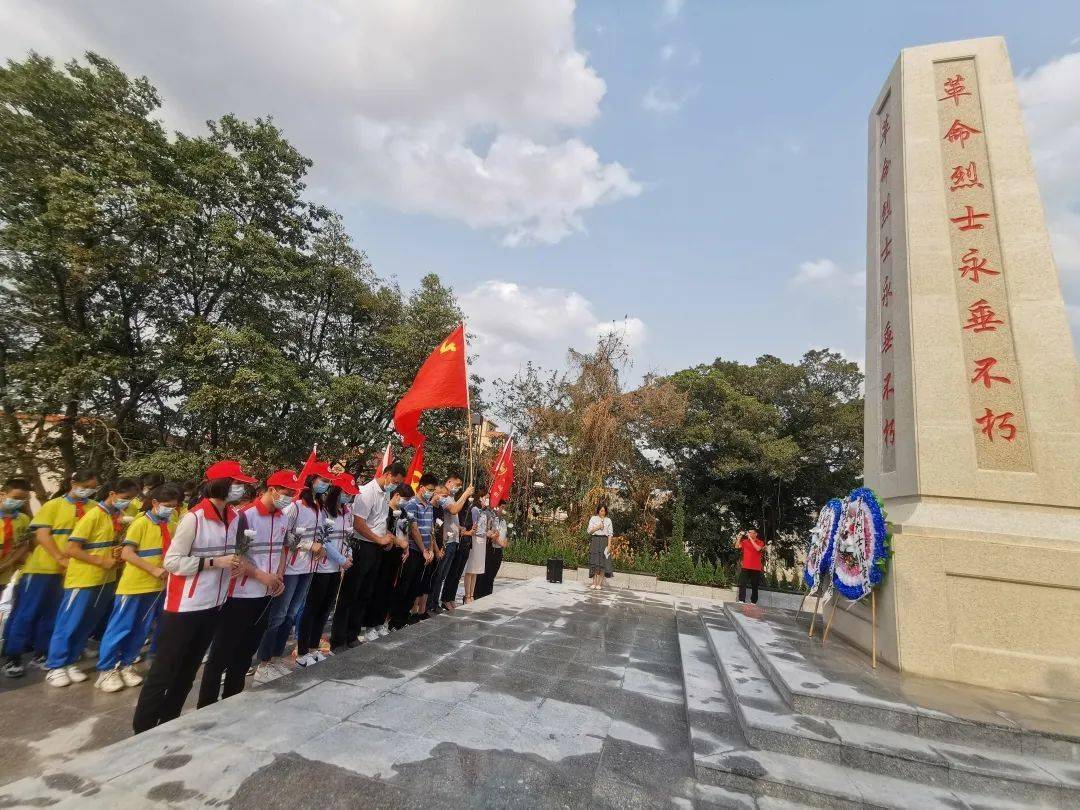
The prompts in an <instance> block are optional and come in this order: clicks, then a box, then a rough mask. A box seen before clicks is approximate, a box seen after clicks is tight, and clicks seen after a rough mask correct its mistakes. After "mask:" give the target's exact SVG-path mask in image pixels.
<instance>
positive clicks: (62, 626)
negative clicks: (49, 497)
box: [45, 503, 123, 669]
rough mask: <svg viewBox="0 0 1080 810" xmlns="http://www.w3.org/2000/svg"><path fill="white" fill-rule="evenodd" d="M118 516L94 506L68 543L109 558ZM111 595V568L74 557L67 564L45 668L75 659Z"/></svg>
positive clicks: (104, 612) (118, 529) (117, 533)
mask: <svg viewBox="0 0 1080 810" xmlns="http://www.w3.org/2000/svg"><path fill="white" fill-rule="evenodd" d="M121 515H122V513H121V512H120V511H118V510H114V509H112V508H110V507H108V506H106V505H105V504H101V503H99V504H96V505H95V506H94V507H93V508H91V509H89V510H88V511H87V512H86V513H85V514H84V515H83V516H82V517H81V518H80V519H79V522H78V523H76V524H75V528H74V529H72V530H71V536H70V537H69V538H68V544H69V545H78V546H81V547H82V550H83V551H85V552H86V553H87V554H89V555H91V556H92V557H96V558H99V559H106V558H109V557H112V555H113V549H115V548H116V546H117V544H118V542H119V539H120V533H121V531H122V530H123V526H122V524H121V522H120V517H121ZM115 592H116V568H115V567H113V568H109V569H105V568H101V567H100V566H97V565H93V564H91V563H87V562H83V561H82V560H76V559H74V558H72V559H71V560H70V561H69V562H68V568H67V573H66V574H65V575H64V592H63V594H62V596H61V601H60V609H59V611H58V612H57V615H56V625H55V626H54V627H53V634H52V639H50V641H49V653H48V656H47V657H46V659H45V668H46V669H59V668H61V667H68V666H71V665H72V664H74V663H75V662H77V661H78V660H79V656H81V655H82V652H83V648H84V647H86V642H87V641H88V640H89V638H90V634H91V633H92V632H93V631H94V628H95V627H97V626H98V624H99V623H100V622H101V621H102V619H103V618H104V617H105V616H107V615H108V614H109V610H110V609H111V608H112V600H113V594H114V593H115Z"/></svg>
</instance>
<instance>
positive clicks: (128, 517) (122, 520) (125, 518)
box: [120, 515, 135, 526]
mask: <svg viewBox="0 0 1080 810" xmlns="http://www.w3.org/2000/svg"><path fill="white" fill-rule="evenodd" d="M133 520H135V518H133V517H132V516H131V515H124V516H123V517H122V518H120V523H122V524H123V525H124V526H127V525H128V524H129V523H131V522H132V521H133Z"/></svg>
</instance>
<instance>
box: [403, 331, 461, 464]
mask: <svg viewBox="0 0 1080 810" xmlns="http://www.w3.org/2000/svg"><path fill="white" fill-rule="evenodd" d="M467 407H469V381H468V379H467V375H466V373H465V324H461V326H459V327H458V328H457V329H455V330H454V331H453V332H451V333H450V334H449V335H448V336H447V338H446V340H444V341H443V342H442V343H440V344H439V345H438V346H436V347H435V351H433V352H432V353H431V355H430V356H429V357H428V359H427V360H425V361H424V365H422V366H420V370H419V371H418V372H417V373H416V379H414V380H413V384H412V387H411V388H409V390H408V391H406V392H405V396H403V397H402V398H401V401H400V402H398V404H397V407H395V408H394V427H395V428H397V431H398V433H400V434H401V437H402V439H404V440H405V445H406V446H408V447H416V446H417V445H418V444H420V443H421V442H422V441H423V440H424V436H423V434H421V433H420V431H419V429H418V426H419V424H420V416H421V414H423V412H424V411H426V410H427V409H429V408H467Z"/></svg>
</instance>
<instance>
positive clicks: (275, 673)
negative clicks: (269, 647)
mask: <svg viewBox="0 0 1080 810" xmlns="http://www.w3.org/2000/svg"><path fill="white" fill-rule="evenodd" d="M280 677H281V672H280V671H279V670H278V669H277V668H276V667H273V666H271V665H270V664H259V665H258V666H257V667H255V683H270V681H276V680H277V679H278V678H280Z"/></svg>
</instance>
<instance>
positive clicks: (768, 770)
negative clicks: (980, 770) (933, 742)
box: [677, 610, 1024, 810]
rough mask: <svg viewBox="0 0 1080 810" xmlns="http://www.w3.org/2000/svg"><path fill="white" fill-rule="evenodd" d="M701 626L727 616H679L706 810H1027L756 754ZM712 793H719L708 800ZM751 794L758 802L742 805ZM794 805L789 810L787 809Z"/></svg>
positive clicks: (826, 765)
mask: <svg viewBox="0 0 1080 810" xmlns="http://www.w3.org/2000/svg"><path fill="white" fill-rule="evenodd" d="M703 619H705V620H707V621H725V619H724V616H723V613H722V612H719V611H717V612H710V611H702V613H701V615H700V616H699V615H698V614H696V613H693V612H688V611H685V610H679V611H678V612H677V620H678V631H679V653H680V659H681V663H682V670H683V682H684V690H685V696H686V711H687V718H688V721H689V723H688V725H689V730H690V743H691V749H692V751H693V756H694V773H695V776H696V777H697V780H698V783H699V795H698V803H699V805H700V806H702V807H714V806H715V807H742V806H744V803H745V806H746V807H748V808H754V807H756V808H758V809H759V810H765V808H772V810H781V809H783V810H789V808H792V807H806V806H813V807H830V808H833V807H868V806H870V807H903V808H910V807H919V808H935V807H941V808H951V809H952V810H955V808H957V807H965V806H979V807H986V808H999V807H1000V808H1014V807H1023V806H1024V805H1023V804H1022V803H1016V802H1011V801H1001V800H997V799H992V798H988V797H983V796H973V795H972V794H970V793H957V792H956V791H954V790H951V789H946V788H937V787H933V786H926V785H921V784H918V783H913V782H909V781H906V780H904V779H898V778H893V777H890V776H881V775H879V774H874V773H865V772H862V771H858V770H855V769H853V768H848V767H845V766H842V765H835V764H832V763H827V762H815V761H813V760H806V759H803V758H801V757H797V756H790V755H786V754H778V753H775V752H771V751H759V750H755V749H754V748H752V747H751V746H750V745H749V744H748V743H747V741H746V738H745V737H744V735H743V732H742V729H741V728H740V726H739V723H738V719H737V718H736V714H735V708H734V707H733V705H732V703H731V699H730V697H729V695H728V692H727V689H726V688H725V686H724V685H723V683H722V682H721V679H720V674H719V672H718V667H717V662H716V657H715V654H714V652H713V650H712V648H711V647H710V645H709V641H708V637H707V636H706V630H705V626H704V624H703V621H702V620H703ZM709 786H712V788H713V789H714V790H716V791H717V792H716V793H715V794H713V793H710V791H709ZM746 794H750V795H753V796H757V797H758V799H757V801H756V803H755V802H753V801H751V802H745V796H746ZM789 803H790V804H789Z"/></svg>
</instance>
